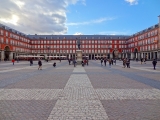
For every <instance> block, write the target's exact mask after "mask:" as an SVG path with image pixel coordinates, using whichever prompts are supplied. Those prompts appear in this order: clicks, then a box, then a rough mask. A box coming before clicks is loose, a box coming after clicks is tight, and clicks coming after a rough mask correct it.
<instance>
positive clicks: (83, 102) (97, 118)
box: [48, 67, 109, 120]
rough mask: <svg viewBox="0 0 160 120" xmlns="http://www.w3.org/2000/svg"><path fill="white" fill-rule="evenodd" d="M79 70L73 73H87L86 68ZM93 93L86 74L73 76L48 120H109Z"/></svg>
mask: <svg viewBox="0 0 160 120" xmlns="http://www.w3.org/2000/svg"><path fill="white" fill-rule="evenodd" d="M77 68H78V67H77ZM77 68H75V69H74V70H73V72H74V71H75V72H82V71H84V72H85V70H84V68H79V69H77ZM76 89H77V90H76ZM90 91H92V92H90ZM93 91H94V89H93V87H92V85H91V83H90V81H89V78H88V77H87V75H86V74H82V75H77V74H73V75H71V76H70V78H69V80H68V82H67V84H66V86H65V88H64V95H63V96H62V98H61V99H59V100H58V101H57V103H56V105H55V107H54V108H53V110H52V112H51V114H50V116H49V117H48V120H55V119H60V120H62V119H65V120H75V119H76V120H88V119H89V120H109V118H108V116H107V114H106V112H105V111H104V108H103V106H102V104H101V102H100V100H99V99H98V98H97V95H96V94H94V92H93ZM91 99H92V100H91Z"/></svg>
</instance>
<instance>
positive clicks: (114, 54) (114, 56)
mask: <svg viewBox="0 0 160 120" xmlns="http://www.w3.org/2000/svg"><path fill="white" fill-rule="evenodd" d="M118 53H119V52H118V50H114V51H113V52H112V54H113V59H115V58H118Z"/></svg>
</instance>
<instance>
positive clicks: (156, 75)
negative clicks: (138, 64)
mask: <svg viewBox="0 0 160 120" xmlns="http://www.w3.org/2000/svg"><path fill="white" fill-rule="evenodd" d="M139 76H143V77H147V78H150V79H154V80H157V81H160V74H153V73H152V74H147V73H146V74H143V73H142V74H139Z"/></svg>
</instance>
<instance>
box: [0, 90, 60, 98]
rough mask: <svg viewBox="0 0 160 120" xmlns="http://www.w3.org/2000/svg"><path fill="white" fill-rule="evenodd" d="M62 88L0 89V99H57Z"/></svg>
mask: <svg viewBox="0 0 160 120" xmlns="http://www.w3.org/2000/svg"><path fill="white" fill-rule="evenodd" d="M61 92H62V89H0V94H1V96H0V100H57V99H58V98H59V95H60V93H61Z"/></svg>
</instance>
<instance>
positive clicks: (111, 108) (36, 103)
mask: <svg viewBox="0 0 160 120" xmlns="http://www.w3.org/2000/svg"><path fill="white" fill-rule="evenodd" d="M117 64H118V65H114V66H112V68H109V67H108V65H107V66H106V67H105V66H102V67H101V65H100V61H90V62H89V66H85V67H81V66H77V67H73V65H68V63H67V61H62V62H61V63H60V62H59V61H57V67H56V68H53V66H52V63H51V62H49V63H47V62H43V70H37V62H34V65H33V66H29V62H24V63H23V64H18V63H16V64H15V66H13V65H12V64H0V120H1V119H2V120H151V119H153V120H159V118H160V104H159V103H160V87H159V86H160V79H159V77H160V75H159V70H157V71H158V72H154V70H152V69H149V71H146V70H143V69H141V67H142V66H141V65H140V64H139V63H136V62H132V65H131V68H122V67H121V65H122V63H121V62H120V61H117ZM150 66H151V64H150V63H147V65H143V67H146V68H145V69H148V67H150ZM159 67H160V66H159V64H158V66H157V68H159Z"/></svg>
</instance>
